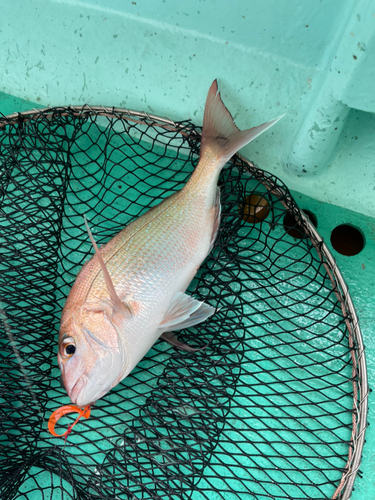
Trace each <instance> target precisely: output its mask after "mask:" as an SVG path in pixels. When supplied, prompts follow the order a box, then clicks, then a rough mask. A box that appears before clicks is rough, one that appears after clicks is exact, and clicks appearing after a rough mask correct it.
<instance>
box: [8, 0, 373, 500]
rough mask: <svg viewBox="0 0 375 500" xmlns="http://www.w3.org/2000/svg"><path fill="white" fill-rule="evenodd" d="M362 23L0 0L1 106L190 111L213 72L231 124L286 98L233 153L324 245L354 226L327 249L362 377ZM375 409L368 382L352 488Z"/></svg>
mask: <svg viewBox="0 0 375 500" xmlns="http://www.w3.org/2000/svg"><path fill="white" fill-rule="evenodd" d="M374 30H375V5H374V2H373V1H369V0H359V1H353V0H332V1H327V0H325V1H318V0H308V1H306V2H303V4H302V3H301V2H300V1H297V0H293V1H290V0H272V1H271V0H270V1H269V2H267V3H264V2H257V1H255V0H253V1H248V0H237V1H235V2H232V3H230V4H229V3H228V4H226V3H225V2H220V1H211V2H208V1H207V2H203V1H198V0H193V1H192V0H189V1H181V2H178V3H177V2H172V1H171V0H166V1H164V0H160V1H159V0H157V1H151V0H149V1H147V0H137V1H135V2H132V1H126V2H123V1H120V0H91V1H90V0H81V1H75V0H61V1H53V0H49V1H42V0H32V1H31V0H22V1H21V0H3V2H1V4H0V42H1V44H2V47H3V50H2V51H1V52H0V63H1V67H2V68H3V71H2V72H1V75H0V91H1V92H2V93H0V111H1V112H3V113H4V114H9V113H12V112H14V111H23V110H28V109H31V108H33V107H41V106H47V105H68V104H84V103H86V102H87V103H90V104H103V105H108V106H120V107H128V108H131V109H138V110H144V111H147V112H150V113H155V114H160V115H161V116H165V115H169V116H171V118H173V119H186V118H187V117H190V118H192V119H193V121H194V122H195V123H201V122H202V116H203V106H204V100H205V96H206V92H207V89H208V87H209V85H210V83H211V81H212V80H213V79H214V78H218V79H219V84H220V88H221V90H222V94H223V98H224V99H225V102H226V104H227V106H228V108H229V109H230V110H231V111H233V114H234V116H235V118H236V121H237V123H238V125H239V126H240V127H241V128H244V127H249V126H253V125H256V124H258V123H260V122H262V121H265V120H268V119H271V118H273V117H274V116H277V115H279V114H281V113H284V112H287V115H286V117H285V118H284V119H283V120H282V121H281V122H280V123H279V124H278V125H277V128H276V127H275V128H274V130H272V132H270V133H268V134H267V135H265V136H263V137H261V138H259V139H258V140H257V141H255V142H254V143H253V144H252V145H250V146H248V147H246V148H245V149H244V151H243V153H244V154H245V155H246V156H247V157H248V158H251V159H252V160H254V161H255V162H256V163H257V164H258V165H259V167H260V168H264V169H266V170H268V171H270V172H272V173H274V174H275V175H277V176H278V177H280V178H281V179H282V180H283V181H284V182H285V184H286V185H287V186H288V187H289V188H290V189H293V190H294V195H295V197H296V201H297V203H298V204H299V205H300V207H301V208H302V209H303V208H307V209H309V210H311V211H312V212H314V213H315V215H316V216H317V218H318V231H319V232H320V234H321V235H322V236H323V237H324V239H325V241H326V243H327V244H328V246H329V247H330V248H331V246H330V233H331V231H332V229H333V228H334V227H335V226H336V225H338V224H340V223H349V224H352V225H354V226H356V227H358V228H359V229H361V231H362V233H363V235H364V237H365V242H366V245H365V248H364V250H363V251H362V252H361V253H360V254H358V255H357V256H354V257H345V256H342V255H339V254H338V253H337V252H336V251H335V250H332V253H333V255H334V256H335V257H336V259H337V263H338V266H339V268H340V270H341V272H342V273H343V275H344V278H345V280H346V282H347V283H348V285H349V288H350V292H351V295H352V298H353V302H354V304H355V306H356V309H357V313H358V316H359V319H360V325H361V327H362V332H363V337H364V343H365V346H366V357H367V362H368V370H369V380H370V386H372V384H373V380H374V377H375V340H374V339H375V331H374V330H375V329H374V324H375V321H374V320H375V312H374V307H373V302H374V298H375V288H374V287H375V262H374V255H375V219H374V218H373V217H375V176H374V169H375V117H374V114H373V113H374V111H375V102H374V93H373V81H374V80H373V78H374V68H375V64H374V60H373V58H374V53H375V51H374ZM302 193H304V194H302ZM306 195H310V196H311V197H307V196H306ZM374 416H375V406H374V402H373V396H372V397H370V405H369V421H370V423H372V425H370V427H369V429H368V431H367V436H366V438H367V444H366V445H365V448H364V459H363V464H362V466H361V470H362V471H363V474H364V476H363V478H362V479H361V478H358V477H357V480H356V483H355V491H354V493H353V496H352V499H353V500H359V499H360V498H361V499H363V500H370V499H371V500H372V498H373V497H374V494H375V483H374V479H373V478H374V477H375V453H374V449H375V419H374Z"/></svg>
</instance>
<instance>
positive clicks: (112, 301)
mask: <svg viewBox="0 0 375 500" xmlns="http://www.w3.org/2000/svg"><path fill="white" fill-rule="evenodd" d="M83 218H84V219H85V226H86V230H87V232H88V235H89V237H90V240H91V243H92V246H93V247H94V249H95V254H96V256H97V258H98V261H99V264H100V267H101V269H102V273H103V277H104V281H105V285H106V288H107V291H108V293H109V297H110V298H109V300H108V299H101V300H102V301H103V303H107V305H109V306H110V307H111V308H112V310H113V313H119V314H122V315H126V316H129V315H132V313H133V312H132V309H131V307H130V306H128V305H127V304H125V303H124V302H122V301H121V299H120V297H119V296H118V295H117V293H116V290H115V287H114V285H113V281H112V279H111V277H110V275H109V272H108V269H107V266H106V265H105V262H104V260H103V257H102V256H101V253H100V251H99V248H98V246H97V244H96V242H95V240H94V237H93V235H92V233H91V230H90V228H89V225H88V223H87V219H86V216H85V215H84V216H83Z"/></svg>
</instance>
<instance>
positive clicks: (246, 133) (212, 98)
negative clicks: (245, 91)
mask: <svg viewBox="0 0 375 500" xmlns="http://www.w3.org/2000/svg"><path fill="white" fill-rule="evenodd" d="M283 116H284V115H282V116H279V117H278V118H275V119H274V120H271V121H269V122H267V123H263V124H262V125H259V126H258V127H253V128H250V129H247V130H240V129H239V128H238V127H237V126H236V124H235V123H234V120H233V117H232V115H231V114H230V112H229V111H228V109H227V108H226V106H225V105H224V103H223V101H222V99H221V96H220V92H218V86H217V80H215V81H214V82H213V83H212V85H211V87H210V90H209V91H208V95H207V99H206V105H205V108H204V117H203V132H202V143H201V152H200V158H202V157H203V156H204V154H205V152H206V150H207V149H209V148H214V149H215V150H218V151H219V156H220V160H221V161H220V166H221V167H223V166H224V165H225V163H226V162H227V161H228V160H229V159H230V158H231V157H232V156H233V155H234V154H235V153H236V152H237V151H238V150H239V149H240V148H242V147H243V146H245V145H246V144H248V143H249V142H251V141H253V140H254V139H256V138H257V137H258V136H259V135H260V134H262V133H263V132H265V131H266V130H268V129H269V128H270V127H272V126H273V125H275V123H277V122H278V121H279V120H280V119H281V118H282V117H283Z"/></svg>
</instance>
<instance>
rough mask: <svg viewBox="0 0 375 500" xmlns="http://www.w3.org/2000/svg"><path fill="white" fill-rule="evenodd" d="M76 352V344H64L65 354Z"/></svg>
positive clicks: (69, 354) (70, 354)
mask: <svg viewBox="0 0 375 500" xmlns="http://www.w3.org/2000/svg"><path fill="white" fill-rule="evenodd" d="M75 352H76V346H75V345H74V344H68V345H66V346H65V354H66V355H67V356H72V355H73V354H74V353H75Z"/></svg>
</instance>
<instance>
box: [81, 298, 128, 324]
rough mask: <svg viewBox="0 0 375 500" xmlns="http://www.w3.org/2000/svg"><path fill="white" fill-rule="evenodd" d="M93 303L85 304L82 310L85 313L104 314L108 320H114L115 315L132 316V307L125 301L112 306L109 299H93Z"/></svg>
mask: <svg viewBox="0 0 375 500" xmlns="http://www.w3.org/2000/svg"><path fill="white" fill-rule="evenodd" d="M95 299H96V301H95V302H86V303H85V305H84V308H85V309H86V311H93V312H104V313H105V314H106V315H107V316H108V318H111V319H112V318H114V317H115V316H116V315H120V316H122V317H126V318H130V317H131V316H133V309H132V307H131V306H130V305H129V304H127V303H126V302H125V301H121V302H120V303H118V302H117V303H116V304H114V303H113V302H112V300H111V299H106V298H104V297H95Z"/></svg>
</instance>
